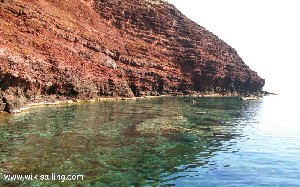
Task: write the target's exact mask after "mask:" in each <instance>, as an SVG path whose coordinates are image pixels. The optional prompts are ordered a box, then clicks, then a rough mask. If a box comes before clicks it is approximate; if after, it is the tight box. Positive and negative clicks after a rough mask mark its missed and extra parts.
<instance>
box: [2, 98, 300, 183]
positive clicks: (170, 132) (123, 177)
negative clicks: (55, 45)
mask: <svg viewBox="0 0 300 187" xmlns="http://www.w3.org/2000/svg"><path fill="white" fill-rule="evenodd" d="M193 99H195V100H197V103H196V104H192V103H189V102H184V101H183V100H184V98H157V99H148V100H137V101H107V102H98V103H87V104H82V105H73V106H60V107H44V108H34V109H31V110H30V111H28V112H25V113H21V114H16V115H4V116H3V115H2V116H0V148H1V149H0V173H1V174H0V186H5V185H9V184H11V185H17V186H39V185H42V186H51V185H56V186H297V185H299V184H300V170H299V168H300V116H299V114H298V110H297V106H300V105H299V104H297V102H295V101H293V100H289V98H282V97H279V96H270V97H265V98H264V99H263V100H260V101H240V100H238V99H237V98H193ZM31 173H33V174H39V175H41V174H51V173H56V174H83V175H84V180H83V181H65V182H63V183H62V182H60V181H40V180H36V181H22V182H9V181H5V180H4V179H3V175H4V174H31ZM1 175H2V176H1Z"/></svg>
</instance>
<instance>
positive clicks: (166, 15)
mask: <svg viewBox="0 0 300 187" xmlns="http://www.w3.org/2000/svg"><path fill="white" fill-rule="evenodd" d="M263 85H264V80H263V79H261V78H260V77H259V76H258V75H257V73H256V72H254V71H252V70H251V69H250V68H249V67H248V66H247V65H246V64H245V63H244V62H243V60H242V59H241V57H240V56H239V55H238V54H237V52H236V51H235V50H234V49H233V48H232V47H230V46H229V45H228V44H226V43H225V42H224V41H222V40H220V39H219V38H218V37H217V36H215V35H214V34H212V33H211V32H209V31H207V30H206V29H205V28H203V27H201V26H199V25H198V24H196V23H195V22H193V21H191V20H189V19H188V18H187V17H185V16H184V15H183V14H181V13H180V11H178V10H177V9H176V8H175V7H174V6H173V5H171V4H169V3H167V2H165V1H161V0H130V1H129V0H123V1H120V0H94V1H93V0H66V1H61V0H36V1H34V0H0V110H5V111H8V112H9V111H12V110H14V109H18V108H20V107H23V106H25V105H26V104H28V103H34V102H39V101H43V100H53V99H91V98H100V97H133V96H145V95H161V94H170V95H171V94H172V95H174V94H175V95H178V94H179V95H180V94H195V93H197V94H212V93H219V94H227V93H238V94H241V93H253V92H260V91H261V89H262V87H263ZM1 100H2V102H1Z"/></svg>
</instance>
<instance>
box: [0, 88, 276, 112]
mask: <svg viewBox="0 0 300 187" xmlns="http://www.w3.org/2000/svg"><path fill="white" fill-rule="evenodd" d="M269 95H277V94H275V93H270V92H264V91H263V92H261V93H255V94H254V95H253V97H255V98H259V97H263V96H269ZM244 96H245V95H241V94H237V93H227V94H218V93H214V94H205V93H198V94H192V95H184V94H172V95H158V96H140V97H99V98H93V99H70V98H66V97H61V96H57V97H53V96H52V97H48V98H47V99H45V100H44V101H32V102H28V103H26V104H23V105H22V106H19V107H14V108H11V107H6V103H0V106H2V107H1V108H0V113H20V112H23V111H27V110H30V109H31V108H34V107H43V106H55V105H74V104H81V103H87V102H99V101H120V100H139V99H152V98H158V97H194V98H197V97H238V98H243V97H244ZM245 97H247V96H245Z"/></svg>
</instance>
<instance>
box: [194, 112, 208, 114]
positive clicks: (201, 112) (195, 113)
mask: <svg viewBox="0 0 300 187" xmlns="http://www.w3.org/2000/svg"><path fill="white" fill-rule="evenodd" d="M206 113H207V112H195V114H206Z"/></svg>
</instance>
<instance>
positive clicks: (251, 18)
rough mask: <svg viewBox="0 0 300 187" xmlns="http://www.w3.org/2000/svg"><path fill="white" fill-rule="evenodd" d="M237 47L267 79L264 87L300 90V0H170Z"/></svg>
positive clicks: (286, 92)
mask: <svg viewBox="0 0 300 187" xmlns="http://www.w3.org/2000/svg"><path fill="white" fill-rule="evenodd" d="M168 2H170V3H172V4H174V5H175V6H176V7H177V8H178V9H179V10H180V11H181V12H182V13H183V14H185V15H186V16H187V17H188V18H190V19H192V20H193V21H195V22H197V23H198V24H199V25H201V26H203V27H204V28H206V29H207V30H209V31H211V32H212V33H214V34H215V35H217V36H218V37H219V38H221V39H222V40H223V41H225V42H226V43H228V44H229V45H230V46H232V47H233V48H235V49H236V50H237V52H238V54H239V55H240V56H241V57H242V59H243V60H244V62H245V63H246V64H247V65H248V66H249V67H250V68H251V69H253V70H254V71H256V72H257V73H258V74H259V75H260V76H261V77H262V78H264V79H265V80H266V85H265V86H264V88H263V89H264V90H266V91H270V92H275V93H278V94H289V93H298V92H299V91H300V86H298V85H300V84H299V82H300V78H299V75H300V71H299V67H300V66H299V61H300V47H299V45H300V11H299V8H300V1H299V0H168Z"/></svg>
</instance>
